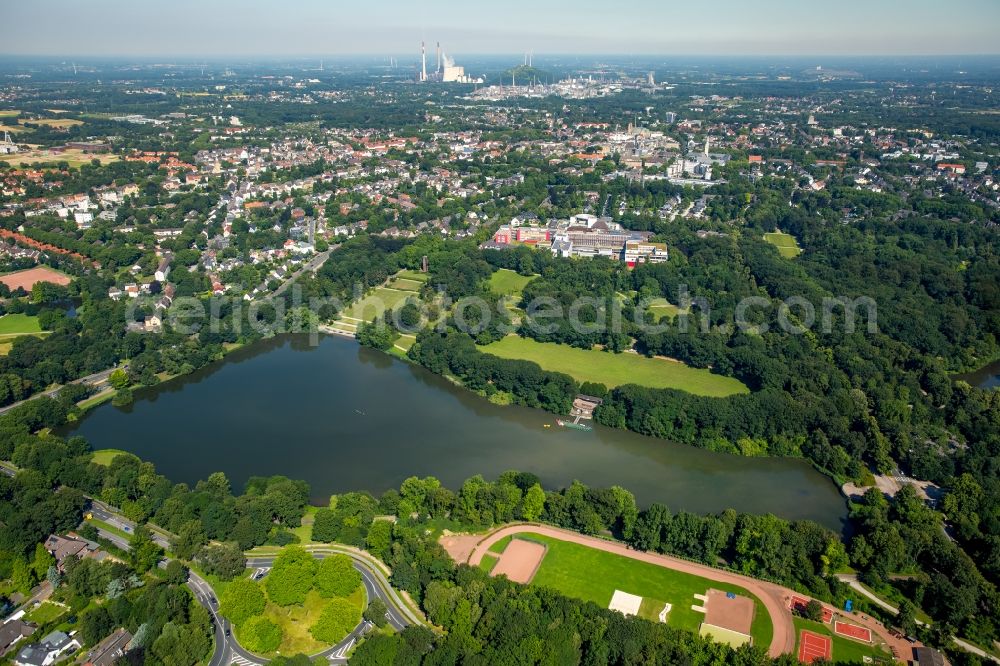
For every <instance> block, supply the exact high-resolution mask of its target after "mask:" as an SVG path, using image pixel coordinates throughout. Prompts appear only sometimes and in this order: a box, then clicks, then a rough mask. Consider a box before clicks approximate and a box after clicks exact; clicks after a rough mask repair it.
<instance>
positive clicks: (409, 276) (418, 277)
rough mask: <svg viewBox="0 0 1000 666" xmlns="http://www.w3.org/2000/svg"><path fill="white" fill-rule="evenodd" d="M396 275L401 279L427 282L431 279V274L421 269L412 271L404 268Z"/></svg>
mask: <svg viewBox="0 0 1000 666" xmlns="http://www.w3.org/2000/svg"><path fill="white" fill-rule="evenodd" d="M395 277H397V278H399V279H400V280H413V281H415V282H427V281H428V280H430V276H429V275H428V274H427V273H421V272H420V271H411V270H409V269H403V270H401V271H399V272H398V273H396V275H395Z"/></svg>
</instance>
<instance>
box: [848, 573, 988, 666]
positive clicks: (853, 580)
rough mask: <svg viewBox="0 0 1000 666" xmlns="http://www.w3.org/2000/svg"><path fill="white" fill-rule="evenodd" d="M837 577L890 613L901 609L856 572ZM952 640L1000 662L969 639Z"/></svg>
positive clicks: (979, 654)
mask: <svg viewBox="0 0 1000 666" xmlns="http://www.w3.org/2000/svg"><path fill="white" fill-rule="evenodd" d="M837 578H838V579H839V580H840V581H841V582H843V583H847V584H848V585H850V586H851V589H853V590H854V591H855V592H857V593H858V594H860V595H862V596H864V597H865V598H866V599H869V600H871V602H872V603H874V604H877V605H879V606H881V607H882V608H884V609H885V610H887V611H889V612H890V613H897V612H899V609H897V608H896V607H895V606H893V605H892V604H890V603H889V602H887V601H885V600H884V599H881V598H879V597H878V596H877V595H876V594H874V593H873V592H871V591H870V590H869V589H868V588H866V587H865V586H864V585H862V584H861V581H859V580H858V577H857V576H856V575H854V574H838V575H837ZM916 622H917V624H918V625H920V626H925V625H926V624H927V623H926V622H924V621H923V620H917V621H916ZM951 640H952V641H953V642H954V643H955V645H957V646H958V647H960V648H962V649H963V650H965V651H966V652H971V653H972V654H975V655H978V656H980V657H982V658H983V659H989V660H990V661H992V662H994V663H997V664H1000V659H997V658H996V657H995V656H993V655H992V654H989V653H987V652H986V651H985V650H983V649H982V648H980V647H978V646H976V645H973V644H972V643H970V642H968V641H965V640H962V639H961V638H959V637H958V636H953V637H952V639H951Z"/></svg>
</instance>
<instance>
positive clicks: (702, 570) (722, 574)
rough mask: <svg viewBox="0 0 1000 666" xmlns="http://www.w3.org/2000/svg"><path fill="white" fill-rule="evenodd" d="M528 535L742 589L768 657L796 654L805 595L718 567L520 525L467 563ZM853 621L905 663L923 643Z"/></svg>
mask: <svg viewBox="0 0 1000 666" xmlns="http://www.w3.org/2000/svg"><path fill="white" fill-rule="evenodd" d="M525 532H532V533H534V534H541V535H542V536H547V537H552V538H553V539H560V540H562V541H569V542H571V543H579V544H582V545H584V546H590V547H591V548H597V549H599V550H603V551H606V552H609V553H615V554H616V555H621V556H623V557H630V558H632V559H633V560H639V561H640V562H649V563H650V564H655V565H658V566H661V567H666V568H668V569H673V570H674V571H680V572H683V573H689V574H692V575H695V576H701V577H702V578H707V579H709V580H714V581H716V582H718V583H729V584H731V585H739V586H740V587H742V588H743V589H745V590H746V591H747V592H750V593H751V594H753V595H755V596H756V597H757V598H758V599H760V601H761V603H763V604H764V608H765V609H766V610H767V613H768V615H770V616H771V624H772V625H774V635H773V636H772V637H771V645H770V646H769V647H768V654H769V655H771V656H772V657H778V656H780V655H782V654H794V652H795V638H796V632H795V626H794V625H793V624H792V612H791V610H789V601H790V600H791V598H792V597H793V596H798V597H804V596H805V595H803V594H801V593H797V592H794V591H792V590H790V589H788V588H787V587H782V586H781V585H776V584H774V583H769V582H767V581H763V580H758V579H756V578H750V577H748V576H743V575H740V574H737V573H733V572H731V571H726V570H725V569H716V568H715V567H710V566H707V565H705V564H698V563H697V562H689V561H688V560H682V559H680V558H677V557H671V556H670V555H661V554H659V553H649V552H645V551H641V550H632V549H631V548H629V547H628V546H626V545H624V544H622V543H619V542H617V541H607V540H605V539H598V538H597V537H591V536H586V535H583V534H580V533H578V532H571V531H570V530H564V529H561V528H558V527H552V526H550V525H537V524H523V523H522V524H517V525H507V526H506V527H501V528H499V529H497V530H496V531H494V532H491V533H489V534H487V535H486V536H485V537H483V539H482V540H481V541H479V543H477V544H476V546H475V548H473V549H472V554H471V555H469V559H468V563H469V564H470V565H472V566H477V565H478V564H479V563H480V561H481V560H482V559H483V555H485V554H486V552H487V551H488V550H489V549H490V546H492V545H493V544H495V543H496V542H497V541H500V540H501V539H503V538H504V537H506V536H511V535H514V534H522V533H525ZM823 606H824V608H828V609H830V610H831V611H832V610H835V609H833V608H832V607H831V606H829V605H828V604H823ZM851 621H852V622H856V623H857V624H860V625H863V626H866V627H868V628H869V629H871V630H872V632H873V633H875V634H878V635H879V636H880V637H882V638H883V639H884V640H885V641H886V642H887V643H889V645H892V646H894V647H897V646H898V647H899V656H900V657H902V659H903V660H905V659H907V658H908V657H907V655H909V654H910V652H907V651H904V648H905V649H907V650H912V648H913V647H915V646H919V645H921V644H920V643H916V644H914V645H907V644H906V643H905V642H904V641H902V640H899V639H895V638H893V637H892V636H890V634H889V632H888V631H887V630H886V628H885V627H884V626H882V625H881V624H879V623H878V622H876V621H875V620H874V619H872V618H869V617H867V616H863V615H861V616H859V615H858V614H856V613H855V614H853V615H852V616H851Z"/></svg>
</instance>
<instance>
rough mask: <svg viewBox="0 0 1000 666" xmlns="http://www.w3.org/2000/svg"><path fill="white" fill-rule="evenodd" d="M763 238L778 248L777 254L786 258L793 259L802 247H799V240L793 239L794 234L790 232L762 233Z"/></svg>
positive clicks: (800, 252) (800, 251)
mask: <svg viewBox="0 0 1000 666" xmlns="http://www.w3.org/2000/svg"><path fill="white" fill-rule="evenodd" d="M764 240H766V241H767V242H768V243H770V244H771V245H773V246H775V247H776V248H778V254H780V255H781V256H783V257H785V258H787V259H794V258H795V257H797V256H799V255H800V254H802V248H800V247H799V242H798V241H797V240H795V236H792V235H791V234H786V233H784V232H781V231H775V232H772V233H769V234H764Z"/></svg>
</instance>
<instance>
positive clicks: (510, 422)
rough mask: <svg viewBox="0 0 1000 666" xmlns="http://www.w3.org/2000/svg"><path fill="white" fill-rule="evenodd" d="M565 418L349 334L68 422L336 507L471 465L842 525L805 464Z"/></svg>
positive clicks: (681, 505) (491, 472) (170, 462)
mask: <svg viewBox="0 0 1000 666" xmlns="http://www.w3.org/2000/svg"><path fill="white" fill-rule="evenodd" d="M553 423H554V417H553V416H552V415H551V414H547V413H545V412H542V411H539V410H534V409H528V408H523V407H500V406H496V405H493V404H490V403H489V402H488V401H486V400H485V399H482V398H480V397H479V396H477V395H475V394H473V393H471V392H469V391H466V390H464V389H461V388H458V387H455V386H453V385H452V384H451V383H449V382H448V381H447V380H445V379H443V378H441V377H439V376H437V375H434V374H432V373H430V372H428V371H426V370H424V369H423V368H420V367H416V366H413V365H411V364H408V363H404V362H402V361H399V360H396V359H394V358H392V357H389V356H386V355H385V354H382V353H380V352H376V351H373V350H370V349H365V348H362V347H360V346H359V345H357V344H356V343H355V342H353V341H351V340H344V339H339V338H324V339H323V340H321V342H320V344H319V345H318V346H316V347H312V346H309V345H308V344H307V343H306V341H305V340H303V339H298V338H287V337H286V338H277V339H274V340H270V341H266V342H263V343H259V344H257V345H254V346H253V347H251V348H248V349H244V350H239V351H237V352H234V353H233V354H231V355H230V356H229V357H227V359H226V360H225V361H223V362H221V363H217V364H214V365H212V366H210V367H208V368H204V369H202V370H199V371H198V372H196V373H193V374H191V375H189V376H187V377H183V378H179V379H176V380H173V381H170V382H167V383H165V384H162V385H160V386H157V387H154V388H152V389H143V390H139V391H137V392H136V401H135V403H134V404H133V405H132V406H131V407H129V408H126V409H119V408H116V407H114V406H112V405H111V404H110V403H106V404H104V405H102V406H100V407H98V408H96V409H94V410H92V411H91V412H90V413H89V414H88V415H87V416H86V417H85V418H84V419H83V420H82V421H80V422H79V423H77V424H75V427H74V428H73V429H72V430H71V431H70V432H72V433H73V434H79V435H83V436H85V437H87V438H88V439H89V440H90V441H91V442H92V443H93V445H94V447H95V448H119V449H125V450H127V451H131V452H133V453H135V454H136V455H138V456H140V457H141V458H143V459H144V460H149V461H151V462H153V463H154V464H155V465H156V467H157V469H158V471H160V472H161V473H163V474H165V475H166V476H167V477H168V478H170V479H172V480H174V481H184V482H188V483H193V482H195V481H197V480H198V479H203V478H205V477H206V476H208V475H209V474H210V473H212V472H215V471H223V472H225V473H226V475H227V476H228V477H229V479H230V480H231V481H232V482H233V486H234V488H241V487H242V485H243V483H244V482H245V481H246V479H247V477H249V476H252V475H270V474H284V475H286V476H288V477H291V478H296V479H305V480H306V481H308V482H309V483H310V484H311V486H312V491H313V495H314V498H315V500H316V501H319V502H324V503H325V501H326V498H327V497H328V496H329V495H330V494H331V493H337V492H344V491H349V490H369V491H371V492H373V493H376V494H378V493H380V492H382V491H384V490H386V489H388V488H395V487H398V486H399V483H400V482H401V481H402V480H403V479H405V478H406V477H408V476H411V475H417V476H425V475H433V476H436V477H438V478H439V479H441V481H442V482H443V483H444V484H445V485H446V486H448V487H450V488H453V489H457V488H458V486H459V484H461V482H462V481H463V480H464V479H466V478H468V477H470V476H472V475H474V474H482V475H483V476H485V477H487V478H495V477H496V476H497V475H498V474H500V473H501V472H503V471H505V470H508V469H519V470H524V471H527V472H533V473H535V474H537V475H538V476H539V477H540V478H541V479H542V482H543V485H545V486H547V487H557V486H562V485H566V484H568V483H569V482H571V481H572V480H573V479H579V480H580V481H583V482H584V483H587V484H588V485H592V486H608V485H612V484H618V485H621V486H623V487H625V488H628V489H629V490H631V491H632V492H633V493H635V496H636V499H637V501H638V502H639V503H640V504H642V505H648V504H649V503H651V502H654V501H658V502H663V503H664V504H666V505H667V506H669V507H670V508H671V509H672V510H674V511H676V510H679V509H686V510H688V511H693V512H697V513H708V512H717V511H721V510H723V509H726V508H729V507H733V508H736V509H738V510H741V511H747V512H752V513H764V512H772V513H775V514H777V515H779V516H782V517H785V518H789V519H796V518H809V519H812V520H815V521H818V522H820V523H822V524H824V525H826V526H828V527H830V528H832V529H837V530H839V529H840V528H841V527H842V521H843V520H844V517H845V514H846V506H845V502H844V499H843V498H842V497H841V495H840V493H839V492H838V490H837V489H836V487H835V486H834V484H833V483H832V482H831V481H830V480H829V479H828V478H826V477H824V476H822V475H821V474H819V473H818V472H816V471H815V470H813V469H812V468H811V467H810V466H809V465H808V464H806V463H805V462H803V461H801V460H786V459H776V458H768V459H763V458H756V459H755V458H742V457H738V456H730V455H724V454H717V453H712V452H709V451H703V450H700V449H696V448H693V447H689V446H684V445H680V444H673V443H671V442H668V441H665V440H660V439H653V438H650V437H644V436H642V435H638V434H635V433H630V432H626V431H621V430H614V429H608V428H603V427H600V426H598V427H595V429H594V431H593V432H580V431H574V430H565V429H563V428H558V427H556V426H555V425H552V427H550V428H545V427H544V426H545V425H546V424H553Z"/></svg>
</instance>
